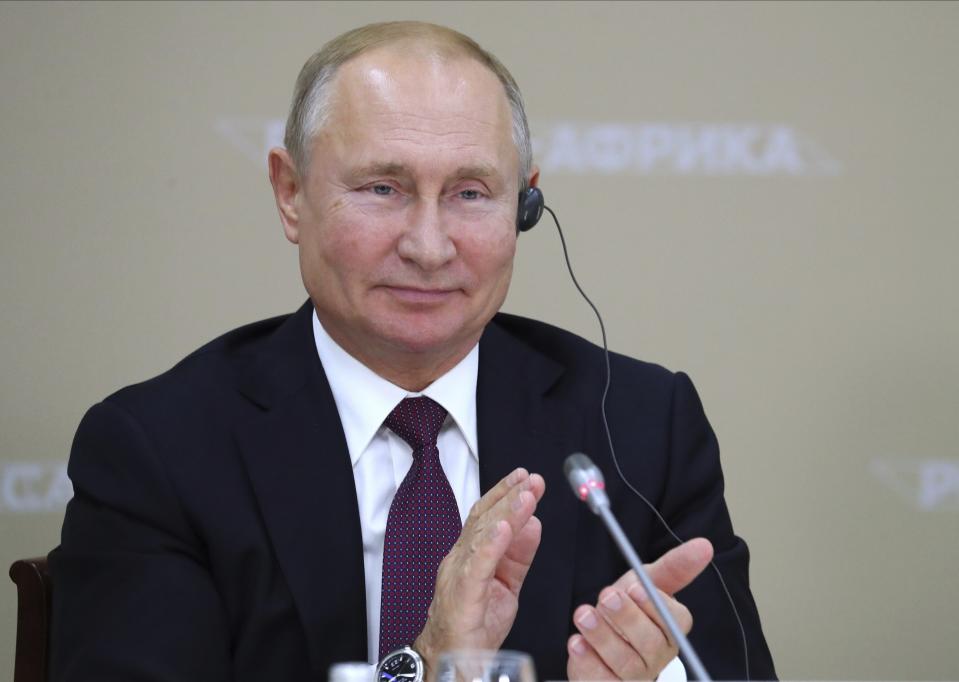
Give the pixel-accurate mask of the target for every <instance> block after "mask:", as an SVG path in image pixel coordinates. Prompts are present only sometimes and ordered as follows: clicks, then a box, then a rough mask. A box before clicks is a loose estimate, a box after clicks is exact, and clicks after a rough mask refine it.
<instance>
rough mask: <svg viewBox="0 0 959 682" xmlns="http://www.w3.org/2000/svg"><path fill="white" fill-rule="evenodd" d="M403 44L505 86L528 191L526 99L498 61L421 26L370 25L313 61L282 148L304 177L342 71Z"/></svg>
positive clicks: (446, 32)
mask: <svg viewBox="0 0 959 682" xmlns="http://www.w3.org/2000/svg"><path fill="white" fill-rule="evenodd" d="M402 41H416V42H420V43H423V44H424V45H425V46H426V47H428V48H431V49H433V50H435V51H437V52H438V53H439V54H440V55H441V56H443V57H446V58H452V57H468V58H471V59H475V60H476V61H478V62H479V63H480V64H482V65H483V66H485V67H486V68H488V69H489V70H490V71H492V72H493V74H494V75H495V76H496V77H497V78H498V79H499V81H500V83H502V84H503V89H504V90H505V92H506V99H507V100H508V101H509V107H510V113H511V117H512V122H513V126H512V127H513V131H512V132H513V143H514V144H515V145H516V150H517V152H518V153H519V166H520V168H519V184H520V188H521V189H522V188H525V186H526V182H527V180H528V178H529V175H530V172H531V171H532V167H533V150H532V145H531V143H530V137H529V124H528V122H527V120H526V110H525V108H524V107H523V97H522V95H521V94H520V91H519V86H518V85H516V81H515V80H514V79H513V76H512V75H511V74H510V72H509V71H508V70H507V68H506V67H505V66H503V64H502V62H500V61H499V60H498V59H497V58H496V57H495V56H494V55H492V54H491V53H489V52H487V51H486V50H484V49H483V48H482V47H480V46H479V44H477V43H476V41H474V40H473V39H472V38H470V37H469V36H466V35H463V34H462V33H460V32H459V31H454V30H453V29H451V28H447V27H445V26H438V25H437V24H429V23H426V22H422V21H390V22H384V23H378V24H368V25H366V26H361V27H360V28H355V29H353V30H351V31H347V32H346V33H343V34H341V35H339V36H337V37H336V38H334V39H333V40H331V41H330V42H328V43H326V45H324V46H323V47H322V48H320V50H319V51H318V52H316V53H315V54H314V55H313V56H312V57H310V58H309V59H308V60H307V61H306V64H304V65H303V68H302V69H301V70H300V75H299V76H297V78H296V85H295V86H294V88H293V103H292V104H291V106H290V115H289V116H288V117H287V119H286V133H285V135H284V137H283V143H284V144H285V145H286V148H287V151H289V152H290V155H291V156H292V157H293V162H294V163H295V164H296V167H297V169H298V170H299V171H300V172H301V173H303V172H305V170H306V168H307V165H308V164H309V156H310V152H309V149H310V142H311V140H312V139H313V137H314V136H315V135H316V134H317V133H318V132H319V130H320V128H322V127H323V125H324V124H325V123H326V119H327V117H328V116H329V112H330V90H331V88H330V84H331V83H332V81H333V77H334V76H335V75H336V73H337V70H338V69H339V67H340V66H342V65H343V64H345V63H346V62H348V61H349V60H351V59H353V58H354V57H357V56H359V55H360V54H362V53H364V52H367V51H368V50H371V49H374V48H377V47H382V46H385V45H390V44H392V43H397V42H402Z"/></svg>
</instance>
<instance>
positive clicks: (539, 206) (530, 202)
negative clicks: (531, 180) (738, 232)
mask: <svg viewBox="0 0 959 682" xmlns="http://www.w3.org/2000/svg"><path fill="white" fill-rule="evenodd" d="M543 206H544V200H543V193H542V192H541V191H540V189H539V187H527V188H526V189H524V190H523V191H522V192H520V193H519V207H518V208H517V211H516V231H517V232H526V231H527V230H531V229H533V226H534V225H536V223H538V222H539V218H540V216H542V215H543Z"/></svg>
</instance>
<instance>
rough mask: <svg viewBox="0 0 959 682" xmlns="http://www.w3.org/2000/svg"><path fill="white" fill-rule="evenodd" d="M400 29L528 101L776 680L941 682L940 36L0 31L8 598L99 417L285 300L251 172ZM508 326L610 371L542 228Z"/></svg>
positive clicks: (87, 21) (3, 623) (908, 15)
mask: <svg viewBox="0 0 959 682" xmlns="http://www.w3.org/2000/svg"><path fill="white" fill-rule="evenodd" d="M390 19H424V20H428V21H434V22H438V23H442V24H446V25H449V26H452V27H454V28H456V29H459V30H461V31H464V32H466V33H467V34H469V35H470V36H472V37H473V38H475V39H476V40H478V41H479V42H480V43H481V44H482V45H483V46H485V47H486V48H488V49H490V50H491V51H493V52H494V53H495V54H497V55H498V56H499V57H500V58H501V59H502V61H503V62H504V63H505V64H507V66H508V67H509V68H510V69H511V70H512V72H513V74H514V75H515V77H516V79H517V81H518V82H519V84H520V86H521V88H522V89H523V92H524V95H525V98H526V102H527V106H528V112H529V116H530V123H531V127H532V130H533V134H534V138H535V145H536V146H535V149H536V156H537V160H538V162H539V163H540V166H541V168H542V179H541V185H542V187H543V189H544V191H545V194H546V198H547V203H548V204H549V205H550V206H552V208H553V209H554V210H556V211H557V212H558V214H559V215H560V218H561V220H562V221H563V225H564V227H565V230H566V236H567V240H568V242H569V245H570V249H571V255H572V259H573V263H574V266H575V267H576V271H577V275H578V277H579V279H580V281H581V282H582V284H583V285H584V287H585V288H586V289H587V291H588V292H589V293H590V295H591V296H592V298H593V299H594V301H595V302H596V303H597V304H598V305H599V307H600V308H601V310H602V311H603V312H604V315H605V318H606V324H607V328H608V331H609V337H610V344H611V347H612V348H614V349H615V350H618V351H621V352H625V353H628V354H631V355H634V356H637V357H640V358H643V359H646V360H652V361H655V362H658V363H661V364H664V365H666V366H667V367H669V368H671V369H674V370H684V371H686V372H688V373H689V374H690V375H691V376H692V378H693V380H694V381H695V382H696V385H697V387H698V389H699V391H700V393H701V395H702V398H703V402H704V404H705V407H706V411H707V414H708V416H709V418H710V420H711V422H712V424H713V426H714V428H715V430H716V432H717V434H718V436H719V440H720V444H721V446H722V448H723V463H724V468H725V472H726V477H727V499H728V502H729V505H730V509H731V512H732V515H733V521H734V523H735V525H736V528H737V530H738V532H739V534H740V535H742V536H744V537H745V538H746V539H747V541H748V542H749V544H750V546H751V548H752V555H753V561H752V579H753V589H754V593H755V596H756V600H757V602H758V604H759V609H760V613H761V615H762V617H763V623H764V626H765V631H766V635H767V638H768V640H769V645H770V647H771V649H772V652H773V656H774V658H775V660H776V662H777V667H778V670H779V672H780V674H781V675H782V676H783V677H784V678H788V679H854V680H865V679H870V680H877V679H913V680H923V679H928V680H944V679H952V680H956V679H959V657H957V655H956V650H955V645H956V642H957V641H959V618H957V616H956V609H957V607H959V585H957V582H959V581H957V578H956V568H955V567H956V565H957V564H959V445H957V444H959V355H957V349H959V319H957V317H959V316H957V312H959V304H957V291H959V272H957V270H959V268H957V251H959V232H957V230H956V217H957V215H959V211H957V197H959V182H957V175H959V174H957V171H956V164H957V159H959V135H957V133H956V122H957V121H959V88H957V87H956V73H957V66H959V5H957V4H956V3H919V2H915V3H892V2H889V3H866V2H862V3H859V2H857V3H849V4H842V3H835V4H833V3H830V4H826V3H799V4H789V3H769V4H763V3H752V2H750V3H741V4H740V3H731V4H727V3H703V4H698V3H677V4H659V3H642V4H633V3H625V2H615V3H603V2H595V1H594V2H586V3H545V2H530V3H524V2H508V3H495V2H481V3H467V2H451V3H415V2H388V3H353V2H351V3H342V4H341V3H320V4H307V3H293V4H283V3H249V4H228V3H210V4H203V3H186V4H176V3H168V2H164V3H159V4H149V3H142V4H141V3H135V4H120V3H105V4H98V3H92V4H79V3H76V4H75V3H66V4H60V3H36V4H28V3H23V4H20V3H6V4H3V5H0V94H2V96H0V169H2V170H0V178H2V180H0V229H2V230H3V241H2V246H0V283H2V286H0V318H2V320H3V322H2V324H3V333H2V335H0V359H2V360H0V361H2V371H0V377H2V379H0V381H2V390H0V527H2V528H3V536H2V537H3V541H2V544H0V564H2V565H3V566H8V565H9V564H10V562H11V561H13V560H14V559H15V558H18V557H23V556H33V555H38V554H44V553H46V552H47V551H48V550H49V549H51V548H52V547H54V546H55V545H56V544H57V542H58V535H59V529H60V524H61V521H62V515H63V509H64V505H65V503H66V501H67V500H68V499H69V497H70V496H71V494H72V493H71V488H70V484H69V481H68V480H67V479H66V476H65V464H66V459H67V456H68V454H69V450H70V443H71V439H72V436H73V432H74V430H75V428H76V426H77V424H78V423H79V420H80V418H81V416H82V414H83V413H84V411H85V410H86V409H87V408H88V407H89V406H90V405H91V404H93V403H94V402H96V401H98V400H100V399H102V398H103V397H104V396H106V395H107V394H109V393H111V392H112V391H114V390H116V389H117V388H119V387H121V386H123V385H126V384H129V383H132V382H134V381H138V380H141V379H144V378H147V377H150V376H152V375H154V374H156V373H159V372H161V371H163V370H165V369H167V368H168V367H170V366H171V365H173V364H174V363H175V362H176V361H177V360H179V359H180V358H182V357H183V356H184V355H186V354H187V353H189V352H190V351H191V350H193V349H194V348H196V347H197V346H199V345H200V344H202V343H204V342H205V341H207V340H209V339H211V338H212V337H214V336H216V335H219V334H220V333H222V332H224V331H226V330H228V329H231V328H233V327H236V326H238V325H241V324H243V323H246V322H249V321H252V320H256V319H260V318H263V317H267V316H272V315H277V314H282V313H285V312H290V311H292V310H294V309H295V308H296V307H297V306H298V305H299V304H300V303H301V302H302V301H303V300H305V293H304V291H303V287H302V285H301V282H300V279H299V273H298V266H297V259H296V253H295V250H294V248H293V247H292V246H290V245H289V244H288V243H287V242H286V241H285V239H284V238H283V235H282V232H281V229H280V223H279V220H278V218H277V215H276V210H275V207H274V204H273V197H272V194H271V191H270V187H269V182H268V179H267V175H266V165H265V157H266V150H267V149H268V148H269V147H270V146H271V145H272V144H275V143H278V142H279V140H280V136H281V132H282V126H283V120H284V118H285V115H286V111H287V108H288V106H289V99H290V95H291V92H292V87H293V81H294V79H295V77H296V74H297V73H298V71H299V68H300V66H301V65H302V64H303V62H304V61H305V60H306V58H307V57H308V56H309V55H310V54H311V53H312V52H314V51H315V50H316V49H317V48H318V47H319V46H320V45H321V44H322V43H324V42H325V41H327V40H328V39H330V38H332V37H334V36H335V35H337V34H339V33H341V32H342V31H344V30H347V29H349V28H352V27H355V26H357V25H360V24H364V23H369V22H372V21H382V20H390ZM506 309H507V310H508V311H510V312H515V313H519V314H523V315H529V316H532V317H536V318H540V319H543V320H546V321H549V322H551V323H554V324H557V325H560V326H563V327H567V328H569V329H572V330H573V331H575V332H577V333H579V334H582V335H583V336H586V337H588V338H590V339H593V340H598V339H599V333H598V329H597V326H596V323H595V321H594V319H593V318H592V317H591V315H592V314H591V312H590V311H589V309H588V308H587V307H586V305H585V304H584V303H583V302H582V301H581V300H580V299H579V297H578V296H577V295H576V293H575V291H574V289H573V287H572V284H571V283H570V281H569V279H568V276H567V274H566V271H565V268H564V265H563V261H562V253H561V251H560V247H559V241H558V238H557V236H556V233H555V230H554V228H553V227H552V225H551V223H550V222H549V221H548V219H544V220H543V222H542V223H540V226H539V227H538V228H537V229H536V230H534V231H533V232H531V233H528V234H526V235H524V236H523V237H522V239H521V240H520V246H519V256H518V261H517V264H516V274H515V277H514V283H513V287H512V291H511V294H510V297H509V299H508V301H507V304H506ZM635 455H636V456H642V453H635ZM211 485H215V481H211ZM950 567H951V568H950ZM15 618H16V599H15V590H14V586H13V584H12V583H7V586H6V588H3V589H0V671H11V672H12V670H13V646H14V639H15ZM3 674H5V672H4V673H0V675H3Z"/></svg>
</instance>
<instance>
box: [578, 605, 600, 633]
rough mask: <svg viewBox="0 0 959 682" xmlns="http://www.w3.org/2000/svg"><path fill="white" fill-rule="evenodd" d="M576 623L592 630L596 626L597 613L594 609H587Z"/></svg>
mask: <svg viewBox="0 0 959 682" xmlns="http://www.w3.org/2000/svg"><path fill="white" fill-rule="evenodd" d="M576 624H577V625H578V626H580V627H581V628H583V629H585V630H592V629H593V628H595V627H596V614H594V613H593V611H592V609H590V610H588V611H585V612H584V613H583V615H582V616H580V617H579V619H578V620H577V621H576Z"/></svg>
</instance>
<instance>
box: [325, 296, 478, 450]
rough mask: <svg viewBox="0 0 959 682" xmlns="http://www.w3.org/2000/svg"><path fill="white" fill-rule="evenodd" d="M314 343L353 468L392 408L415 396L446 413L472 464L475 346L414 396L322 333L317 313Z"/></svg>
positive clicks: (474, 417)
mask: <svg viewBox="0 0 959 682" xmlns="http://www.w3.org/2000/svg"><path fill="white" fill-rule="evenodd" d="M313 340H314V341H315V343H316V352H317V353H318V354H319V356H320V362H321V363H322V364H323V369H324V371H325V372H326V378H327V381H329V384H330V390H331V391H332V392H333V400H334V401H335V402H336V409H337V411H338V412H339V414H340V422H341V423H342V424H343V433H344V435H345V436H346V446H347V448H348V449H349V451H350V460H351V461H352V463H353V466H356V462H357V460H358V459H359V458H360V455H362V454H363V451H364V450H366V448H367V446H369V444H370V441H371V440H373V437H374V436H375V435H376V432H377V431H378V430H379V429H380V427H381V426H383V422H384V421H385V420H386V418H387V417H388V416H389V414H390V412H392V411H393V408H394V407H396V406H397V405H398V404H399V402H400V401H401V400H402V399H403V398H406V397H410V396H418V395H425V396H428V397H430V398H432V399H433V400H435V401H436V402H438V403H439V404H440V405H442V406H443V407H444V408H445V409H446V411H447V412H448V413H449V415H450V417H451V418H452V420H453V422H455V424H456V426H457V427H458V428H459V430H460V432H461V433H462V434H463V438H464V439H465V440H466V444H467V445H468V446H469V450H470V454H471V455H472V456H473V458H474V459H475V458H477V453H478V452H479V450H478V448H477V436H476V375H477V372H478V370H479V344H476V345H475V346H473V348H472V350H470V352H469V353H467V355H466V357H464V358H463V359H462V360H460V361H459V362H458V363H457V364H456V366H455V367H453V368H452V369H451V370H449V371H448V372H447V373H446V374H444V375H443V376H441V377H439V378H438V379H437V380H436V381H434V382H433V383H432V384H430V385H429V386H427V387H426V388H425V389H423V391H422V392H421V393H412V392H410V391H407V390H406V389H404V388H401V387H399V386H397V385H396V384H394V383H392V382H390V381H387V380H386V379H384V378H383V377H381V376H380V375H378V374H376V373H375V372H374V371H373V370H371V369H370V368H369V367H367V366H366V365H364V364H363V363H362V362H360V361H359V360H357V359H356V358H354V357H353V356H352V355H350V354H349V353H348V352H346V351H345V350H344V349H343V348H342V347H341V346H340V345H339V344H338V343H336V341H334V340H333V339H332V338H331V337H330V335H329V334H328V333H327V332H326V330H325V329H323V325H321V324H320V320H319V318H318V317H317V316H316V311H315V310H314V311H313Z"/></svg>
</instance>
